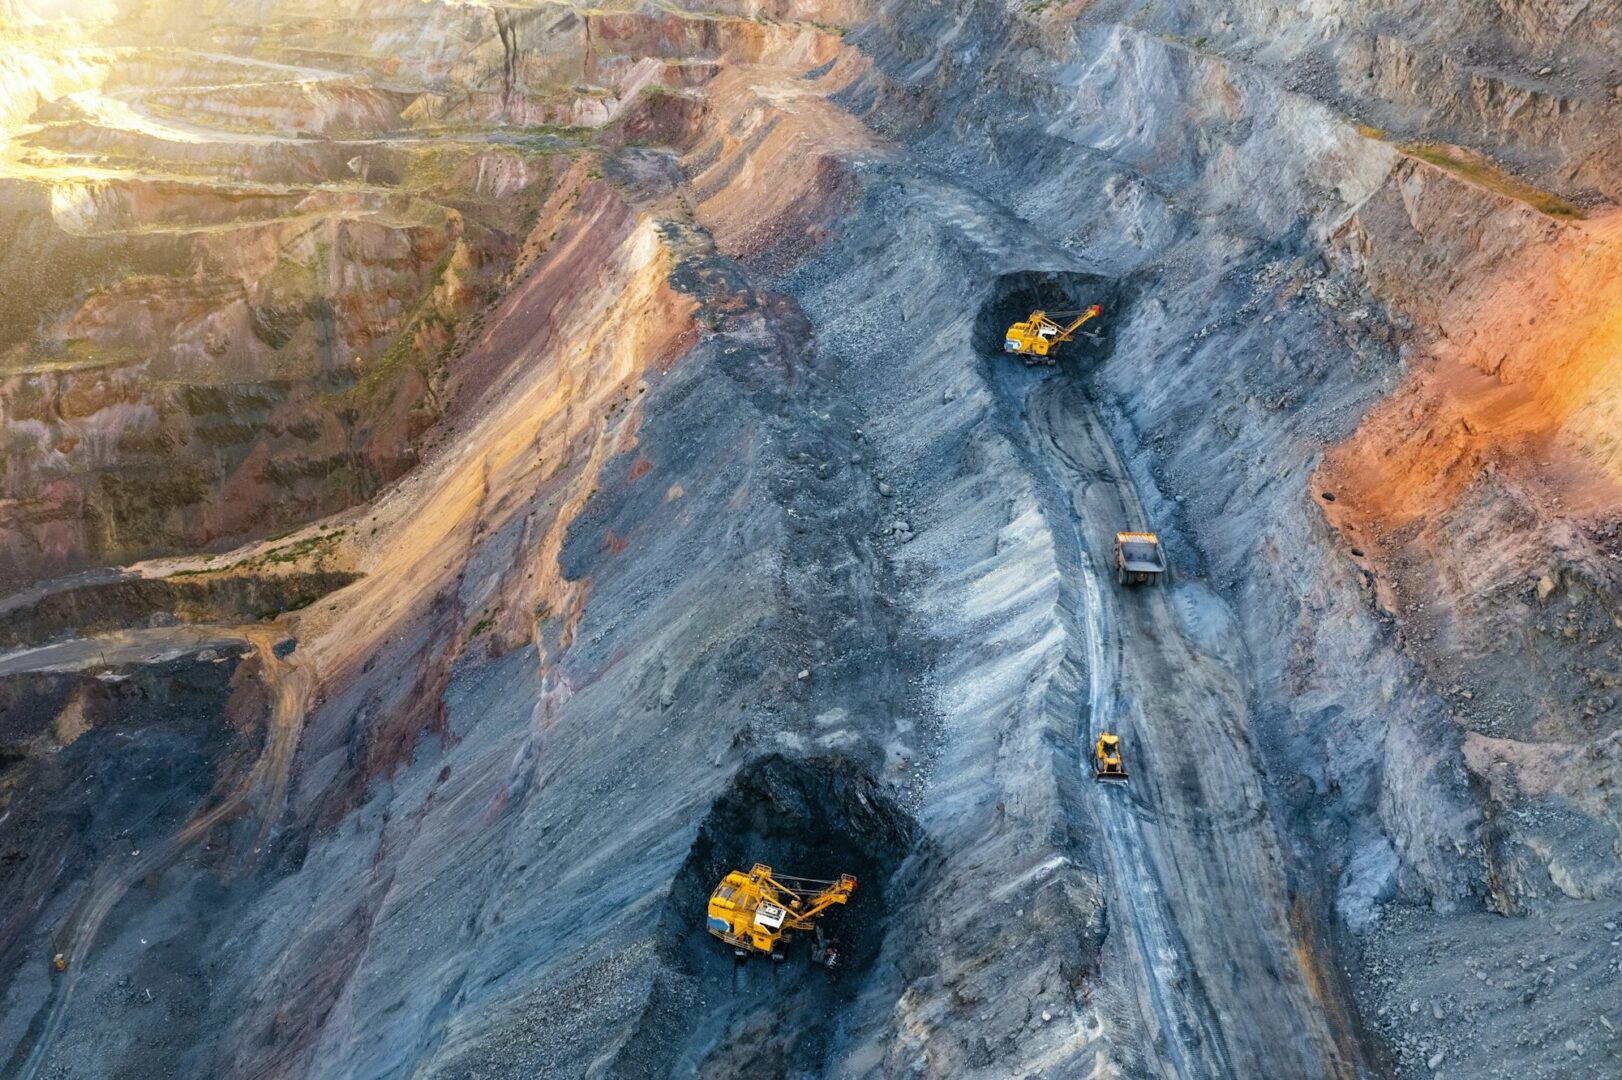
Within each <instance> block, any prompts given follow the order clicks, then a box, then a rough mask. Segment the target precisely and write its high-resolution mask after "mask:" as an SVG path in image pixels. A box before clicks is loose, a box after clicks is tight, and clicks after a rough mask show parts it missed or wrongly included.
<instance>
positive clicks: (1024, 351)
mask: <svg viewBox="0 0 1622 1080" xmlns="http://www.w3.org/2000/svg"><path fill="white" fill-rule="evenodd" d="M1103 310H1104V309H1103V308H1101V307H1099V306H1098V305H1097V304H1094V305H1093V306H1092V307H1090V308H1088V309H1087V310H1086V311H1033V312H1031V317H1030V318H1028V319H1026V320H1025V321H1024V322H1017V323H1015V324H1014V325H1013V326H1010V327H1009V328H1008V333H1006V334H1004V335H1003V343H1002V348H1003V352H1008V353H1013V354H1014V355H1016V356H1023V357H1024V358H1025V362H1026V363H1027V364H1051V363H1053V360H1054V357H1053V350H1054V349H1057V348H1058V347H1059V346H1060V345H1063V344H1064V343H1065V342H1067V341H1069V340H1070V339H1071V338H1072V337H1074V336H1075V333H1076V331H1077V330H1079V329H1081V327H1082V325H1083V324H1085V323H1086V322H1088V321H1089V320H1091V319H1096V318H1098V316H1099V315H1100V314H1101V313H1102V312H1103ZM1072 315H1074V316H1075V317H1076V319H1075V321H1074V322H1072V323H1071V324H1070V325H1068V326H1060V325H1059V324H1058V323H1057V322H1054V318H1055V317H1057V318H1060V319H1064V318H1069V317H1070V316H1072Z"/></svg>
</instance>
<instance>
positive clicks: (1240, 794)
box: [1016, 374, 1356, 1078]
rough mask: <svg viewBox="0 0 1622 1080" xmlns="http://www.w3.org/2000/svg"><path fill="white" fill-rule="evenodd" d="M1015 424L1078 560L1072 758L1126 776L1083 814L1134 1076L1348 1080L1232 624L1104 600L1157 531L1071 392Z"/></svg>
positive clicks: (1205, 597)
mask: <svg viewBox="0 0 1622 1080" xmlns="http://www.w3.org/2000/svg"><path fill="white" fill-rule="evenodd" d="M1016 392H1017V391H1016ZM1024 414H1025V417H1026V422H1027V426H1028V434H1029V437H1030V438H1031V440H1032V442H1033V444H1034V449H1035V451H1036V453H1037V454H1038V455H1039V456H1040V458H1041V459H1042V463H1043V464H1045V466H1046V468H1047V471H1048V472H1049V474H1050V478H1051V481H1052V487H1051V490H1050V492H1049V493H1048V496H1047V499H1046V502H1047V503H1048V507H1047V509H1048V510H1049V511H1050V514H1051V515H1052V516H1053V517H1054V518H1055V520H1054V522H1053V525H1054V534H1055V538H1056V542H1057V543H1058V544H1059V545H1061V547H1066V546H1068V547H1072V549H1073V550H1071V551H1068V552H1064V551H1061V554H1060V565H1061V569H1062V572H1063V573H1064V575H1065V578H1066V582H1065V585H1066V588H1067V591H1068V593H1069V597H1068V598H1067V603H1066V607H1067V609H1069V612H1068V613H1069V616H1070V618H1069V620H1068V621H1069V624H1070V625H1069V630H1070V632H1071V633H1072V635H1075V636H1077V637H1079V639H1080V640H1079V641H1076V642H1074V643H1073V648H1074V649H1075V651H1076V655H1078V656H1080V657H1081V658H1083V660H1084V662H1085V663H1084V667H1085V669H1086V672H1087V674H1086V682H1085V684H1084V687H1083V691H1082V697H1083V701H1082V708H1081V712H1080V715H1079V716H1078V717H1077V724H1078V731H1077V742H1078V744H1079V745H1080V746H1081V747H1082V748H1083V753H1084V754H1086V753H1090V747H1091V744H1092V741H1093V740H1094V739H1095V738H1096V736H1097V733H1098V731H1099V730H1100V729H1103V730H1111V731H1114V732H1116V733H1117V734H1119V735H1121V737H1122V742H1123V745H1124V751H1125V760H1126V766H1127V769H1128V771H1129V772H1130V774H1131V782H1130V784H1128V785H1125V786H1120V785H1094V786H1093V790H1094V794H1095V797H1094V798H1092V799H1091V800H1089V808H1090V810H1091V812H1092V813H1093V814H1094V815H1095V818H1096V822H1095V823H1096V833H1097V836H1098V838H1099V841H1100V843H1101V845H1102V847H1103V848H1104V850H1105V851H1106V852H1107V858H1108V865H1109V870H1110V879H1111V883H1112V889H1113V894H1112V896H1111V898H1110V923H1111V931H1112V935H1113V934H1120V935H1124V937H1125V938H1126V939H1128V941H1129V943H1130V949H1131V953H1132V954H1133V955H1134V956H1135V960H1136V964H1137V965H1138V966H1140V967H1141V969H1142V977H1141V980H1140V981H1139V982H1138V985H1137V988H1136V993H1137V997H1138V1007H1139V1009H1140V1011H1141V1012H1142V1013H1143V1015H1144V1019H1145V1021H1146V1022H1147V1023H1148V1025H1149V1028H1150V1030H1152V1031H1154V1032H1155V1045H1154V1046H1153V1047H1152V1048H1149V1049H1148V1051H1147V1054H1146V1057H1147V1059H1148V1060H1146V1061H1145V1063H1144V1064H1145V1065H1146V1066H1147V1067H1149V1068H1150V1069H1158V1070H1159V1071H1160V1072H1161V1073H1162V1074H1163V1075H1167V1076H1177V1077H1202V1078H1203V1077H1215V1076H1232V1077H1255V1076H1277V1077H1284V1076H1301V1077H1306V1076H1313V1077H1328V1076H1351V1075H1355V1073H1356V1067H1355V1064H1354V1060H1353V1052H1352V1051H1349V1050H1348V1049H1347V1047H1349V1046H1350V1045H1352V1044H1351V1041H1350V1039H1349V1038H1348V1037H1346V1035H1345V1033H1344V1030H1343V1027H1344V1025H1343V1024H1341V1023H1340V1022H1339V1021H1338V1020H1337V1019H1336V1018H1334V1017H1331V1016H1328V1015H1326V1014H1325V1012H1324V1009H1323V1006H1322V1003H1321V1001H1320V997H1319V995H1318V994H1317V993H1316V992H1315V987H1316V986H1317V985H1319V981H1320V976H1319V975H1318V973H1317V972H1316V970H1315V968H1314V967H1313V965H1314V963H1315V960H1314V957H1313V954H1312V951H1311V949H1310V948H1309V947H1308V946H1307V945H1306V944H1305V943H1303V942H1302V941H1301V940H1300V939H1299V936H1298V934H1297V931H1296V929H1295V926H1294V924H1293V923H1292V919H1291V910H1290V901H1289V898H1288V896H1287V895H1286V888H1285V866H1284V859H1283V855H1282V853H1281V851H1280V850H1279V847H1278V843H1277V840H1276V837H1275V834H1274V829H1273V825H1272V822H1271V819H1270V817H1269V814H1268V810H1267V804H1266V800H1265V795H1264V792H1263V790H1262V786H1261V776H1262V771H1261V767H1260V763H1259V761H1258V759H1257V757H1256V753H1255V750H1254V747H1253V745H1252V743H1251V738H1250V732H1249V718H1248V707H1247V704H1246V693H1245V682H1246V674H1245V659H1244V656H1243V653H1242V646H1241V645H1240V643H1239V641H1238V636H1237V633H1234V632H1232V631H1231V629H1230V627H1231V620H1230V619H1229V616H1228V613H1227V610H1226V607H1225V606H1224V605H1223V604H1222V602H1221V601H1220V600H1219V599H1218V598H1217V597H1216V596H1215V595H1214V594H1212V593H1210V592H1209V591H1208V590H1205V589H1203V587H1201V586H1199V585H1198V584H1196V583H1193V582H1188V583H1183V584H1176V583H1173V584H1169V585H1164V586H1151V587H1139V588H1135V589H1123V588H1120V587H1118V586H1117V585H1116V584H1115V579H1114V563H1113V543H1114V534H1115V532H1116V530H1117V529H1129V528H1130V529H1137V528H1143V527H1146V526H1147V527H1153V525H1154V523H1153V522H1152V521H1149V520H1148V519H1147V518H1146V516H1145V513H1144V510H1143V507H1142V504H1141V502H1140V501H1139V498H1138V495H1137V492H1136V491H1135V490H1134V488H1133V486H1132V483H1131V480H1130V479H1129V477H1128V474H1127V471H1126V469H1125V468H1124V467H1123V465H1122V463H1121V461H1120V460H1119V458H1118V456H1117V455H1116V452H1115V448H1114V446H1113V444H1112V443H1111V441H1110V439H1109V437H1108V435H1107V434H1106V433H1105V432H1104V431H1103V430H1102V429H1101V428H1100V425H1099V423H1098V420H1097V417H1096V415H1095V413H1094V411H1093V407H1092V405H1091V404H1090V403H1089V402H1088V400H1087V399H1086V397H1085V395H1084V393H1083V388H1082V386H1081V385H1080V384H1079V383H1077V382H1076V381H1075V380H1074V379H1073V378H1071V377H1070V376H1068V375H1065V374H1055V375H1053V376H1051V377H1049V378H1047V379H1044V380H1043V381H1041V382H1040V383H1038V384H1037V385H1036V386H1035V387H1034V388H1033V389H1031V390H1030V391H1029V395H1028V397H1026V399H1025V410H1024ZM1170 560H1171V563H1172V567H1173V571H1174V572H1175V568H1176V565H1177V553H1176V552H1175V551H1173V552H1170ZM1196 638H1198V639H1199V640H1198V641H1196V640H1195V639H1196ZM1078 765H1079V767H1080V768H1082V769H1083V770H1086V771H1087V772H1088V773H1089V774H1090V765H1089V763H1088V762H1087V761H1085V760H1083V761H1081V762H1079V763H1078ZM1122 959H1124V957H1123V958H1122ZM1106 961H1107V957H1106Z"/></svg>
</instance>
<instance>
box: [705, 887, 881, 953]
mask: <svg viewBox="0 0 1622 1080" xmlns="http://www.w3.org/2000/svg"><path fill="white" fill-rule="evenodd" d="M855 891H856V879H855V878H853V877H851V876H850V875H849V874H841V875H839V880H838V881H817V880H814V879H812V878H794V877H788V876H787V875H773V873H772V868H771V867H769V866H767V865H766V864H765V863H756V864H755V865H754V868H753V869H752V870H750V871H749V872H748V873H747V874H746V873H744V872H743V871H742V870H734V871H732V872H731V873H729V874H727V876H726V877H724V878H722V879H721V884H719V885H717V886H716V887H715V891H714V892H713V893H711V894H710V905H709V919H708V926H709V931H710V933H712V934H714V935H715V936H716V937H718V938H720V939H721V940H722V941H724V942H726V943H727V944H728V945H731V946H732V947H733V948H734V949H735V950H737V953H738V955H739V956H748V955H749V954H750V953H765V954H766V955H768V956H770V957H771V958H772V959H774V960H781V959H782V957H783V954H782V951H781V950H780V949H779V948H778V945H779V943H780V942H781V941H782V940H783V937H784V936H785V935H786V934H788V932H789V931H791V930H810V929H811V928H812V925H813V924H812V920H813V919H815V918H816V917H817V916H818V915H821V914H822V913H823V912H825V911H827V910H828V909H829V908H831V907H833V906H834V905H835V904H843V903H845V902H846V901H847V900H849V899H850V894H851V893H853V892H855Z"/></svg>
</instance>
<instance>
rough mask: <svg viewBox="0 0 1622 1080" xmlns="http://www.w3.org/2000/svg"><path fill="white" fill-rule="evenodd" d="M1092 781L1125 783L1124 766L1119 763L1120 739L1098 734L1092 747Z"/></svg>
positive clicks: (1114, 736)
mask: <svg viewBox="0 0 1622 1080" xmlns="http://www.w3.org/2000/svg"><path fill="white" fill-rule="evenodd" d="M1093 779H1094V780H1098V781H1102V782H1104V783H1113V784H1124V783H1126V766H1125V765H1124V764H1122V762H1121V738H1120V736H1119V735H1111V734H1110V733H1109V732H1107V731H1103V732H1100V733H1099V735H1098V742H1097V743H1095V744H1094V745H1093Z"/></svg>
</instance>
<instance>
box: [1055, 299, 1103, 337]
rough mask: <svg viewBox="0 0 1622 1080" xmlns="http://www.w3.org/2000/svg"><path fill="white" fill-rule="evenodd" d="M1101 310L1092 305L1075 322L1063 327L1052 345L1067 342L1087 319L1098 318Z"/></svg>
mask: <svg viewBox="0 0 1622 1080" xmlns="http://www.w3.org/2000/svg"><path fill="white" fill-rule="evenodd" d="M1103 310H1104V309H1103V308H1101V307H1099V306H1098V305H1097V304H1094V305H1093V306H1092V307H1090V308H1088V309H1087V310H1086V311H1083V312H1082V313H1081V315H1080V316H1079V317H1077V319H1076V321H1075V322H1073V323H1071V324H1070V325H1069V326H1067V327H1065V328H1064V329H1063V330H1061V331H1060V332H1059V336H1058V337H1057V338H1055V339H1054V344H1058V343H1059V342H1061V341H1069V340H1070V338H1071V335H1073V334H1074V333H1075V332H1076V331H1077V330H1080V329H1081V326H1082V324H1083V323H1085V322H1087V321H1088V320H1089V319H1096V318H1098V315H1099V313H1100V312H1102V311H1103Z"/></svg>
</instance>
